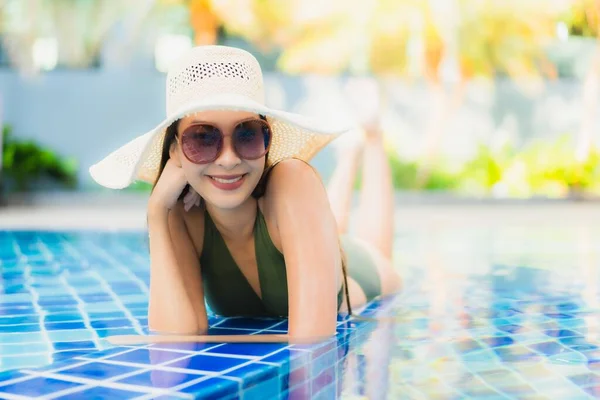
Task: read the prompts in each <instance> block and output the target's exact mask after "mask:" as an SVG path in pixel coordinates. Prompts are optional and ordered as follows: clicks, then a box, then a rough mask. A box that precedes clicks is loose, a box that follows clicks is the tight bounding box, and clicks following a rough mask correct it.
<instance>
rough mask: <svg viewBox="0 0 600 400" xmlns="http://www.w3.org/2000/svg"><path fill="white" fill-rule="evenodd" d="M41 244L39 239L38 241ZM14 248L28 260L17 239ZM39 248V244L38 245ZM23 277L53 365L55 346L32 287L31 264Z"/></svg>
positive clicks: (25, 268) (37, 296) (24, 267)
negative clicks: (52, 355) (52, 354)
mask: <svg viewBox="0 0 600 400" xmlns="http://www.w3.org/2000/svg"><path fill="white" fill-rule="evenodd" d="M38 242H39V239H38ZM13 246H14V248H15V252H16V253H17V254H18V255H20V256H21V257H23V258H25V260H27V257H26V256H24V255H23V253H22V252H21V249H20V247H19V245H18V242H17V240H16V239H13ZM38 247H39V244H38ZM23 277H24V280H25V283H24V285H23V286H25V287H26V288H27V289H28V291H29V293H31V304H32V306H33V309H34V310H35V311H36V312H37V314H38V320H39V327H40V334H41V335H42V337H43V338H44V339H45V343H46V344H48V347H49V349H48V351H47V357H48V358H47V360H48V363H51V362H52V361H53V360H52V357H51V352H52V351H53V350H54V346H53V344H52V340H51V339H50V335H49V334H48V330H47V329H46V325H45V324H44V322H43V320H44V317H45V311H44V309H43V308H42V307H40V304H39V298H40V296H39V294H38V293H37V291H36V290H35V288H34V287H33V286H32V285H31V281H32V275H31V264H30V263H29V262H27V263H25V264H24V266H23Z"/></svg>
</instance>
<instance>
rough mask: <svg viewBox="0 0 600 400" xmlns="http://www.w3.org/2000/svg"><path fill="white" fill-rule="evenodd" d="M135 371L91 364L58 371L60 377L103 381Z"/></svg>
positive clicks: (131, 368) (117, 366)
mask: <svg viewBox="0 0 600 400" xmlns="http://www.w3.org/2000/svg"><path fill="white" fill-rule="evenodd" d="M134 371H137V368H135V367H128V366H124V365H115V364H106V363H100V362H92V363H88V364H84V365H80V366H77V367H73V368H68V369H64V370H62V371H60V374H61V375H67V376H78V377H81V378H88V379H98V380H104V379H107V378H113V377H116V376H119V375H124V374H128V373H131V372H134Z"/></svg>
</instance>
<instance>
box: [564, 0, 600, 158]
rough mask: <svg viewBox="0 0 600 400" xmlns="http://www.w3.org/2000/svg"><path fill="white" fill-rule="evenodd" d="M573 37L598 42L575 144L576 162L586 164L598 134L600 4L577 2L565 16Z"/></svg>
mask: <svg viewBox="0 0 600 400" xmlns="http://www.w3.org/2000/svg"><path fill="white" fill-rule="evenodd" d="M561 19H562V21H561V22H563V23H564V24H565V25H566V27H567V28H568V32H569V34H570V35H574V36H580V37H584V38H593V39H594V40H595V42H596V44H595V46H594V51H593V54H592V55H591V57H590V59H589V64H588V68H587V73H586V74H585V77H584V78H583V82H582V84H583V85H582V109H581V112H582V114H581V127H580V129H579V135H578V138H577V143H576V150H575V152H576V159H577V160H578V161H580V162H581V163H582V164H584V163H585V162H586V161H587V160H588V158H589V157H590V156H591V155H592V150H593V147H594V137H595V136H596V135H597V129H598V128H597V124H596V118H597V110H598V97H599V95H600V40H599V39H600V1H598V0H574V1H573V3H572V6H571V7H569V8H568V9H567V11H566V12H565V13H564V14H563V15H562V18H561Z"/></svg>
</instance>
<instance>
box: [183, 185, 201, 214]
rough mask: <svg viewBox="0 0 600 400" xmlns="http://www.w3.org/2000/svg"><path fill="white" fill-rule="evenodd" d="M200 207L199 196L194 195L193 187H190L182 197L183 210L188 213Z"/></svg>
mask: <svg viewBox="0 0 600 400" xmlns="http://www.w3.org/2000/svg"><path fill="white" fill-rule="evenodd" d="M199 205H200V195H199V194H198V193H196V191H195V190H194V188H193V187H191V186H190V188H189V190H188V192H187V193H186V194H185V196H184V197H183V208H184V210H185V211H190V209H191V208H192V207H194V206H199Z"/></svg>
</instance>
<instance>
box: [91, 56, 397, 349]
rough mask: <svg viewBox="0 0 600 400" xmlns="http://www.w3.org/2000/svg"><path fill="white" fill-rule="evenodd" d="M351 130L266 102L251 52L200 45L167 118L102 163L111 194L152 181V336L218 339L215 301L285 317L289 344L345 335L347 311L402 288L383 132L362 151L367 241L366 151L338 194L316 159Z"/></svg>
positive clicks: (175, 70)
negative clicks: (212, 330) (356, 193)
mask: <svg viewBox="0 0 600 400" xmlns="http://www.w3.org/2000/svg"><path fill="white" fill-rule="evenodd" d="M342 132H344V129H339V128H337V127H334V128H329V127H326V125H324V124H319V123H315V122H313V121H312V120H309V119H307V118H305V117H302V116H299V115H297V114H291V113H287V112H283V111H279V110H274V109H271V108H268V107H266V106H265V105H264V92H263V81H262V72H261V70H260V66H259V64H258V62H257V60H256V59H255V58H254V57H253V56H252V55H251V54H250V53H248V52H246V51H243V50H240V49H236V48H231V47H225V46H200V47H196V48H194V49H192V50H191V51H190V52H188V53H187V54H186V55H185V56H184V57H182V58H181V59H180V60H178V61H177V62H176V63H175V64H174V65H173V66H172V68H171V69H170V70H169V73H168V76H167V118H166V119H165V120H164V121H163V122H162V123H161V124H159V126H158V127H156V128H155V129H153V130H151V131H150V132H148V133H146V134H145V135H142V136H140V137H138V138H136V139H134V140H133V141H131V142H129V143H128V144H126V145H125V146H123V147H121V148H120V149H118V150H116V151H115V152H113V153H112V154H110V155H109V156H107V157H106V158H105V159H104V160H102V161H101V162H99V163H98V164H96V165H94V166H92V167H91V168H90V173H91V175H92V177H93V178H94V179H95V180H96V181H97V182H98V183H100V184H102V185H104V186H106V187H110V188H123V187H126V186H128V185H129V184H130V183H132V182H133V181H135V180H136V179H142V180H145V181H148V182H153V183H154V186H153V190H152V193H151V195H150V199H149V201H148V227H149V236H150V239H149V240H150V259H151V278H150V300H149V311H148V314H149V327H150V329H151V330H153V331H157V332H165V333H166V332H168V333H181V334H198V333H204V332H206V331H207V329H208V321H207V310H206V307H205V300H206V302H207V303H208V305H209V306H210V307H211V309H213V311H215V312H216V313H217V314H220V315H245V316H286V317H288V318H289V330H288V336H287V337H286V338H285V339H286V340H289V341H293V340H298V341H301V340H313V339H316V340H318V339H319V338H324V337H328V336H331V335H333V334H335V330H336V315H337V313H338V312H339V311H346V310H348V309H349V308H350V310H351V307H358V306H360V305H362V304H364V303H366V302H367V301H369V300H371V299H373V298H375V297H377V296H385V295H388V294H390V293H392V292H394V291H396V290H397V289H398V288H399V286H400V279H399V277H398V275H397V274H396V272H395V271H394V270H393V268H392V267H391V263H390V260H391V256H392V231H393V229H392V216H393V215H392V211H393V210H392V207H393V205H392V188H391V181H390V171H389V166H388V164H387V161H386V158H385V154H384V151H383V146H382V142H381V137H380V135H379V134H378V133H377V132H376V131H375V130H371V131H370V133H371V134H369V135H367V138H366V140H365V143H364V146H362V147H364V163H363V176H364V177H365V178H366V179H364V182H363V189H362V193H363V194H362V199H361V202H362V205H361V216H360V218H361V222H360V225H359V226H358V233H357V237H356V238H350V237H349V236H347V235H344V233H345V231H346V226H347V221H346V216H347V214H348V208H349V205H350V197H351V192H352V184H353V180H354V175H355V172H356V168H357V160H358V156H359V153H360V151H359V149H360V147H361V146H355V147H353V149H348V151H347V154H343V156H342V157H341V160H340V162H339V165H338V167H337V169H336V171H335V173H334V176H333V178H332V181H331V186H330V190H329V195H328V193H327V192H326V191H325V189H324V187H323V185H322V182H321V180H320V179H319V176H318V174H317V173H316V172H315V171H314V169H313V168H312V167H310V166H309V164H308V163H307V162H308V160H309V159H310V158H312V156H313V155H314V154H315V153H317V152H318V151H319V150H320V149H321V148H322V147H324V146H325V145H327V144H328V143H329V142H331V141H332V140H333V139H335V138H336V137H338V136H339V134H340V133H342ZM340 244H341V247H342V249H343V251H342V252H341V251H340V250H341V248H340ZM343 253H345V254H346V263H343V258H342V254H343ZM343 264H345V265H343ZM344 266H347V270H348V276H346V275H345V268H344ZM345 278H346V279H345ZM344 281H347V285H345V284H344ZM344 294H345V296H344ZM348 298H349V299H350V304H349V306H350V307H348V301H347V299H348ZM258 340H260V339H258Z"/></svg>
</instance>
